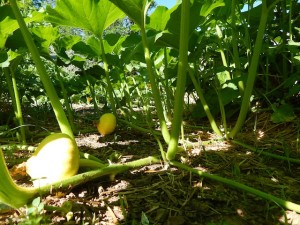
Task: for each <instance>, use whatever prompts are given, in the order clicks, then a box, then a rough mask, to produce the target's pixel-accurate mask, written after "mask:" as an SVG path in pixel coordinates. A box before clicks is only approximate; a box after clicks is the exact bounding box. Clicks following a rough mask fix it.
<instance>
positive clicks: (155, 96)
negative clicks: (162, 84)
mask: <svg viewBox="0 0 300 225" xmlns="http://www.w3.org/2000/svg"><path fill="white" fill-rule="evenodd" d="M141 35H142V41H143V47H144V55H145V61H146V64H147V72H148V77H149V81H150V84H151V89H152V95H153V99H154V104H155V107H156V111H157V116H158V119H159V123H160V127H161V132H162V135H163V137H164V140H165V142H166V143H169V141H170V133H169V130H168V127H167V123H166V119H165V116H164V110H163V106H162V102H161V97H160V94H159V90H158V87H157V82H156V79H155V75H154V71H153V65H152V60H151V58H150V51H149V46H148V42H147V35H146V31H145V28H144V27H141Z"/></svg>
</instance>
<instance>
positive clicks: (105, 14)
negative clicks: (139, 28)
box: [46, 0, 125, 37]
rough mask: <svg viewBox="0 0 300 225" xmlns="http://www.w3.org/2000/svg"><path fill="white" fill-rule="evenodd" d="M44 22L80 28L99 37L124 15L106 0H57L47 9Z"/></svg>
mask: <svg viewBox="0 0 300 225" xmlns="http://www.w3.org/2000/svg"><path fill="white" fill-rule="evenodd" d="M46 11H47V13H48V15H47V16H46V20H47V21H49V22H51V23H54V24H57V25H62V26H70V27H77V28H82V29H85V30H87V31H90V32H92V33H93V34H95V35H96V36H98V37H101V36H102V34H103V32H104V30H105V29H106V28H108V27H109V26H110V25H111V24H112V23H114V22H115V21H116V20H117V19H121V18H123V17H124V16H125V14H124V13H123V12H122V11H121V10H120V9H118V8H117V7H116V6H115V5H113V4H112V3H111V2H110V1H108V0H93V1H85V0H59V1H57V5H56V7H55V8H54V9H53V8H51V7H50V6H48V7H47V10H46Z"/></svg>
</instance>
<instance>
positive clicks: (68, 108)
mask: <svg viewBox="0 0 300 225" xmlns="http://www.w3.org/2000/svg"><path fill="white" fill-rule="evenodd" d="M55 70H56V78H57V80H58V82H59V85H60V88H61V91H62V95H63V98H64V101H65V102H64V104H65V107H66V109H67V114H68V117H69V122H70V125H71V128H72V130H73V131H75V130H76V129H75V125H74V117H73V112H72V109H71V103H70V101H69V98H68V93H67V90H66V88H65V85H64V81H63V79H62V77H61V75H60V69H59V67H58V66H57V64H56V63H55Z"/></svg>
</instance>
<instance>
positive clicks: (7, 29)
mask: <svg viewBox="0 0 300 225" xmlns="http://www.w3.org/2000/svg"><path fill="white" fill-rule="evenodd" d="M42 19H43V14H41V13H38V12H33V13H32V16H31V17H26V18H25V19H24V20H25V22H26V23H30V22H32V21H41V20H42ZM18 28H19V24H18V22H17V20H16V19H15V16H14V14H13V12H12V9H11V7H10V6H9V5H4V6H1V7H0V48H3V47H4V45H5V42H6V39H7V38H8V37H9V36H10V35H11V34H12V33H13V32H14V31H15V30H17V29H18Z"/></svg>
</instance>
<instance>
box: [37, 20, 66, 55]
mask: <svg viewBox="0 0 300 225" xmlns="http://www.w3.org/2000/svg"><path fill="white" fill-rule="evenodd" d="M31 31H32V33H33V34H35V35H36V36H37V37H38V39H37V40H36V42H38V43H39V49H40V51H41V52H42V53H44V54H47V55H49V46H50V45H51V44H52V43H53V42H54V41H55V40H56V39H57V38H58V37H59V36H60V35H59V32H58V29H57V28H56V27H51V26H39V27H33V28H32V29H31Z"/></svg>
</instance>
